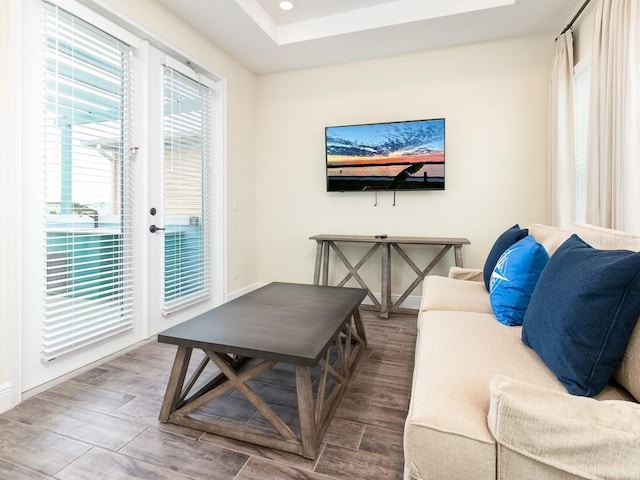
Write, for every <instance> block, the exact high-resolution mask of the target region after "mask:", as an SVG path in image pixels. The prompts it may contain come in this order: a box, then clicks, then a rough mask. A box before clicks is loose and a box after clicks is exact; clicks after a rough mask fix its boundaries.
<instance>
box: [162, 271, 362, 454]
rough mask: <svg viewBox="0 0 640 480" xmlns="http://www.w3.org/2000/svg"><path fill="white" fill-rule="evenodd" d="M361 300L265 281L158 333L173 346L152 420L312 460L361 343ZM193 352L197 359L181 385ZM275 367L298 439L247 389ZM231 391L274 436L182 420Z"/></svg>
mask: <svg viewBox="0 0 640 480" xmlns="http://www.w3.org/2000/svg"><path fill="white" fill-rule="evenodd" d="M366 295H367V290H365V289H360V288H341V287H327V286H318V285H299V284H292V283H270V284H268V285H266V286H264V287H262V288H259V289H258V290H255V291H253V292H251V293H249V294H247V295H244V296H242V297H240V298H237V299H235V300H232V301H230V302H228V303H226V304H224V305H221V306H219V307H217V308H214V309H213V310H210V311H208V312H206V313H204V314H202V315H199V316H197V317H195V318H193V319H191V320H188V321H186V322H183V323H181V324H179V325H176V326H175V327H173V328H170V329H168V330H165V331H164V332H162V333H160V334H159V335H158V341H159V342H162V343H171V344H175V345H178V351H177V353H176V357H175V361H174V364H173V369H172V371H171V376H170V377H169V382H168V385H167V391H166V394H165V397H164V401H163V403H162V409H161V412H160V420H161V421H162V422H169V423H175V424H178V425H183V426H186V427H190V428H195V429H197V430H203V431H206V432H210V433H214V434H217V435H223V436H226V437H231V438H235V439H238V440H242V441H246V442H250V443H254V444H258V445H263V446H266V447H270V448H276V449H280V450H284V451H287V452H291V453H295V454H298V455H302V456H304V457H306V458H311V459H313V458H316V456H317V453H318V448H319V446H320V442H321V440H322V437H323V436H324V434H325V432H326V430H327V427H328V426H329V422H330V421H331V418H332V417H333V414H334V412H335V410H336V408H337V407H338V403H339V402H340V399H341V398H342V395H343V394H344V392H345V390H346V388H347V384H348V383H349V380H350V378H351V375H352V373H353V371H354V368H355V365H356V363H357V362H358V359H359V358H360V356H361V354H362V352H363V350H364V347H365V345H366V342H367V338H366V334H365V330H364V325H363V323H362V319H361V318H360V314H359V311H358V307H359V306H360V302H362V300H363V299H364V298H365V297H366ZM194 348H195V349H199V350H202V351H203V352H204V354H205V356H204V360H203V361H202V362H201V363H200V365H198V367H197V368H196V369H195V371H194V372H193V374H192V375H191V377H190V378H189V379H188V380H186V377H187V370H188V369H189V363H190V360H191V355H192V352H193V349H194ZM247 357H248V358H252V359H260V361H259V363H257V364H255V362H254V364H253V365H249V363H251V362H248V363H244V362H243V360H245V359H246V358H247ZM332 358H334V359H335V360H332ZM209 362H213V363H214V364H215V365H216V366H217V368H218V369H219V373H218V374H217V375H215V376H214V377H213V378H211V379H207V380H205V382H204V385H203V386H201V387H200V388H195V386H196V384H199V385H202V384H203V382H202V379H200V376H201V375H202V374H203V372H204V371H205V368H206V367H207V365H208V364H209ZM279 362H286V363H289V364H292V365H293V366H294V371H295V385H296V395H297V403H298V420H299V427H300V434H299V435H297V434H295V433H294V432H293V430H292V429H291V428H290V427H289V426H288V425H287V424H286V423H285V422H284V421H283V420H282V419H281V418H280V417H279V416H278V415H277V414H276V413H275V412H274V411H273V409H272V408H271V407H270V406H269V405H268V404H267V402H266V401H265V400H263V399H262V398H261V397H260V395H258V394H257V393H256V391H255V390H254V389H252V388H251V386H249V385H247V381H248V380H251V379H253V378H254V377H256V376H258V375H260V374H262V373H264V372H266V371H268V370H270V369H272V368H273V367H274V366H275V365H276V364H278V363H279ZM316 365H319V366H320V367H321V368H322V370H321V374H320V376H319V381H318V384H317V385H316V388H315V390H316V392H315V394H314V389H313V387H312V377H311V368H312V367H315V366H316ZM329 377H331V381H328V379H329ZM185 380H186V381H185ZM330 384H333V387H332V388H329V385H330ZM234 388H235V389H237V390H238V391H239V392H241V393H242V394H243V395H244V396H245V397H246V398H247V399H248V400H249V401H250V402H251V404H252V405H253V406H254V407H255V408H256V409H257V410H258V411H259V412H260V413H261V414H262V416H263V417H264V418H265V419H266V420H267V421H268V422H269V423H270V424H271V425H272V426H273V428H274V429H275V432H276V433H274V432H273V431H270V430H266V429H263V428H260V427H253V426H249V425H247V424H239V423H235V422H232V421H229V420H225V419H222V418H218V419H215V418H212V419H211V420H207V421H205V420H202V419H201V418H193V417H190V416H189V414H190V413H193V412H194V411H195V410H197V409H198V408H200V407H202V406H203V405H204V404H206V403H208V402H210V401H212V400H214V399H217V398H219V397H220V396H222V395H224V394H226V393H228V392H230V391H231V390H233V389H234Z"/></svg>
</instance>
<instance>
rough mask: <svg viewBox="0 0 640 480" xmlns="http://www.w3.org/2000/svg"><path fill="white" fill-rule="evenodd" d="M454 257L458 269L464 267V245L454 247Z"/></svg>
mask: <svg viewBox="0 0 640 480" xmlns="http://www.w3.org/2000/svg"><path fill="white" fill-rule="evenodd" d="M453 255H454V257H455V261H456V267H462V266H463V265H462V245H454V246H453Z"/></svg>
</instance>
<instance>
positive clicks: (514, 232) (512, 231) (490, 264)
mask: <svg viewBox="0 0 640 480" xmlns="http://www.w3.org/2000/svg"><path fill="white" fill-rule="evenodd" d="M527 235H529V230H527V229H526V228H520V225H518V224H517V223H516V224H515V225H514V226H513V227H511V228H509V229H508V230H506V231H505V232H503V233H502V234H501V235H500V236H499V237H498V238H497V239H496V241H495V243H494V244H493V247H491V251H490V252H489V255H488V256H487V260H486V261H485V262H484V268H483V269H482V278H483V280H484V288H486V289H487V292H488V291H489V282H490V281H491V274H492V273H493V269H494V268H495V266H496V263H498V259H499V258H500V255H502V254H503V253H504V251H505V250H506V249H507V248H509V247H510V246H511V245H513V244H514V243H516V242H519V241H520V240H522V239H523V238H524V237H526V236H527Z"/></svg>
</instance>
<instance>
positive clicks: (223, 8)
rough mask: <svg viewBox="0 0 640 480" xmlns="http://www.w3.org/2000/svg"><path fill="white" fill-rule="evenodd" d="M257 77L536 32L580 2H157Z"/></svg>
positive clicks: (556, 26) (561, 23)
mask: <svg viewBox="0 0 640 480" xmlns="http://www.w3.org/2000/svg"><path fill="white" fill-rule="evenodd" d="M158 1H159V2H160V3H163V4H164V5H166V6H167V7H168V8H169V9H170V10H172V11H173V12H174V13H175V14H176V15H178V16H180V17H182V18H183V19H184V20H185V21H187V22H188V23H190V24H191V25H192V26H193V27H195V28H196V29H198V30H200V31H201V32H202V33H204V34H205V35H206V36H207V37H209V38H210V39H211V40H213V41H214V42H215V43H216V44H218V45H219V46H220V47H222V48H223V49H224V50H226V51H227V52H229V53H230V54H231V55H233V56H234V57H235V58H237V59H238V60H239V61H240V62H242V63H243V64H244V65H246V66H247V67H249V68H250V69H251V70H253V71H254V72H256V73H265V72H275V71H282V70H290V69H296V68H305V67H311V66H317V65H326V64H331V63H341V62H348V61H354V60H358V59H365V58H373V57H381V56H386V55H397V54H401V53H406V52H412V51H418V50H424V49H429V48H437V47H444V46H451V45H459V44H464V43H473V42H481V41H487V40H494V39H499V38H506V37H512V36H518V35H527V34H532V33H538V32H552V33H560V31H561V30H562V29H563V28H564V27H565V25H566V24H567V23H568V22H569V20H570V19H571V18H572V16H573V14H575V13H576V12H577V11H578V8H579V7H580V5H581V4H582V3H583V0H295V1H296V4H297V5H296V7H295V8H294V9H293V10H291V11H288V12H285V11H282V10H280V9H279V8H278V3H279V0H158Z"/></svg>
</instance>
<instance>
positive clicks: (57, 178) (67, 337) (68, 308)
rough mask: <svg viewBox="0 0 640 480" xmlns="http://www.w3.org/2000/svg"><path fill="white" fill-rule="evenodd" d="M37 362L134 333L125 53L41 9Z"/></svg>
mask: <svg viewBox="0 0 640 480" xmlns="http://www.w3.org/2000/svg"><path fill="white" fill-rule="evenodd" d="M43 8H44V12H43V14H44V15H43V18H44V65H43V66H44V79H45V85H44V91H45V105H44V115H45V127H44V140H45V152H44V162H45V166H44V170H45V172H46V179H45V189H44V193H45V198H44V199H43V203H44V215H43V217H44V235H45V249H46V252H45V257H46V265H44V272H45V275H44V284H45V285H44V292H45V300H44V309H45V311H44V334H43V344H42V360H43V361H49V360H52V359H54V358H56V357H58V356H59V355H62V354H64V353H68V352H70V351H73V350H75V349H78V348H80V347H83V346H86V345H89V344H91V343H94V342H96V341H98V340H101V339H103V338H105V337H109V336H112V335H115V334H118V333H121V332H124V331H127V330H130V329H131V328H132V323H133V320H132V303H133V292H132V275H133V273H132V247H131V213H130V211H129V210H130V209H129V204H130V202H129V200H128V195H129V193H130V189H131V185H130V177H131V175H130V173H129V165H128V160H129V155H128V152H129V138H130V135H129V131H130V122H129V110H130V109H129V104H130V98H131V91H130V90H131V81H130V76H131V49H130V47H129V46H128V45H126V44H124V43H123V42H121V41H119V40H117V39H116V38H114V37H112V36H110V35H108V34H106V33H105V32H103V31H101V30H99V29H97V28H95V27H93V26H91V25H89V24H88V23H86V22H84V21H83V20H81V19H79V18H77V17H75V16H73V15H71V14H70V13H68V12H66V11H64V10H62V9H60V8H59V7H56V6H54V5H51V4H49V3H43Z"/></svg>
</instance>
